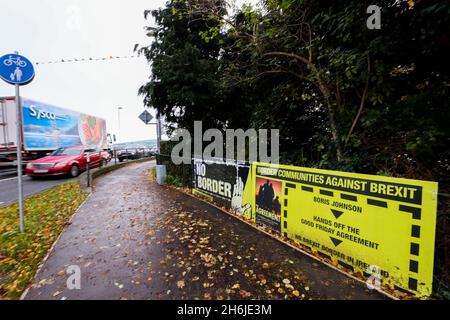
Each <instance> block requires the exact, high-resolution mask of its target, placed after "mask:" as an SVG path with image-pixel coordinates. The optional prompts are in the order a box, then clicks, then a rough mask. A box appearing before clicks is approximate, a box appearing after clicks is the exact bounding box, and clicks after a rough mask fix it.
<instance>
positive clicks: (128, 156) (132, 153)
mask: <svg viewBox="0 0 450 320" xmlns="http://www.w3.org/2000/svg"><path fill="white" fill-rule="evenodd" d="M138 158H139V154H138V153H137V152H136V149H126V150H119V151H117V159H118V160H119V162H123V161H124V160H136V159H138Z"/></svg>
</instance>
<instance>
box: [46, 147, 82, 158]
mask: <svg viewBox="0 0 450 320" xmlns="http://www.w3.org/2000/svg"><path fill="white" fill-rule="evenodd" d="M81 151H82V149H81V148H59V149H56V150H55V151H53V153H52V156H78V155H80V154H81Z"/></svg>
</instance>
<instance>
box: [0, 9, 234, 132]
mask: <svg viewBox="0 0 450 320" xmlns="http://www.w3.org/2000/svg"><path fill="white" fill-rule="evenodd" d="M238 2H242V1H238ZM164 4H165V0H128V1H124V0H39V1H36V0H13V1H7V0H2V1H1V9H0V56H2V55H4V54H6V53H11V52H14V51H15V50H17V51H19V53H20V54H22V55H24V56H26V57H28V58H29V59H30V60H31V61H32V62H42V61H52V60H58V59H71V58H83V57H84V58H89V57H92V58H100V57H109V56H126V55H131V54H132V53H133V52H132V51H133V47H134V44H136V43H140V44H148V43H149V42H150V41H151V39H150V38H148V37H146V36H145V32H144V30H143V27H144V26H146V25H149V24H151V23H153V21H151V20H150V21H145V20H144V15H143V13H144V10H151V9H157V8H158V7H162V6H164ZM35 71H36V77H35V79H34V81H33V82H32V83H30V84H29V85H27V86H23V87H22V88H21V95H22V96H24V97H27V98H30V99H34V100H37V101H41V102H46V103H49V104H53V105H57V106H61V107H66V108H70V109H73V110H77V111H80V112H85V113H90V114H94V115H96V116H100V117H103V118H105V119H106V120H107V127H108V131H109V132H110V133H116V134H117V131H118V114H117V113H118V112H117V107H118V106H122V107H123V108H124V109H123V110H122V111H121V117H120V118H121V135H120V140H121V141H133V140H141V139H149V138H155V137H156V133H155V129H154V126H150V127H148V126H145V125H144V124H143V123H142V122H141V121H140V120H139V119H138V118H137V117H138V115H139V114H140V113H141V112H142V111H143V110H144V107H143V104H142V97H139V96H137V90H138V88H139V87H140V86H141V85H142V84H144V83H145V82H146V81H147V79H148V77H149V76H150V67H149V66H148V64H147V62H146V60H145V59H144V58H143V57H140V58H135V59H127V60H114V59H113V60H108V61H99V62H80V63H58V64H50V65H48V64H43V65H37V66H35ZM12 95H14V88H13V87H12V86H11V85H8V84H6V83H4V82H3V81H0V96H12Z"/></svg>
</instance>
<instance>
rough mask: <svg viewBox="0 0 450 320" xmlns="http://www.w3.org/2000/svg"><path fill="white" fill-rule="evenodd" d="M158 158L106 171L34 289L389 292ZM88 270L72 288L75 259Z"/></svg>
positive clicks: (48, 295) (319, 295)
mask: <svg viewBox="0 0 450 320" xmlns="http://www.w3.org/2000/svg"><path fill="white" fill-rule="evenodd" d="M152 165H153V164H152V163H151V162H145V163H139V164H133V165H130V166H127V167H125V168H122V169H119V170H117V171H115V172H112V173H110V174H107V175H105V176H103V177H101V178H99V179H97V180H96V183H95V187H94V191H93V194H92V195H91V197H90V198H89V199H88V201H87V202H86V203H85V204H84V205H83V206H82V207H81V208H80V210H79V211H78V213H77V214H76V215H75V217H74V218H73V220H72V224H71V225H69V226H68V227H67V228H66V230H65V231H64V232H63V234H62V235H61V237H60V239H59V240H58V242H57V243H56V245H55V247H54V250H53V251H52V252H51V254H50V256H49V258H48V260H47V261H46V263H45V264H44V266H43V268H42V269H41V270H40V272H39V273H38V274H37V276H36V278H35V279H34V281H33V284H32V286H31V287H30V290H29V292H28V294H27V295H26V297H25V299H58V300H59V299H68V300H70V299H230V298H231V299H383V297H382V296H381V295H380V294H378V293H376V292H370V291H369V290H368V289H367V288H366V287H365V286H364V285H362V284H360V283H359V282H356V281H354V280H352V279H349V278H348V277H346V276H344V275H342V274H340V273H338V272H336V271H334V270H332V269H330V268H328V267H326V266H324V265H322V264H320V263H317V262H316V261H315V260H313V259H311V258H309V257H307V256H305V255H303V254H301V253H299V252H297V251H296V250H294V249H292V248H289V247H288V246H286V245H284V244H282V243H280V242H278V241H276V240H274V239H272V238H270V237H268V236H266V235H264V234H263V233H260V232H258V231H257V230H255V229H253V228H251V227H250V226H248V225H246V224H244V223H242V222H240V221H238V220H237V219H235V218H233V217H231V216H228V215H226V214H225V213H223V212H221V211H220V210H218V209H215V208H213V207H211V206H209V205H207V204H205V203H203V202H201V201H198V200H196V199H193V198H191V197H189V196H187V195H185V194H183V193H181V192H178V191H175V190H171V189H169V188H166V187H160V186H158V185H157V184H156V183H155V182H153V181H150V179H149V178H148V175H147V171H148V169H149V168H150V167H151V166H152ZM72 265H75V266H78V267H79V268H80V271H81V281H80V284H81V288H80V290H77V289H74V290H69V289H68V288H67V285H66V282H67V279H68V275H67V274H66V270H67V268H68V267H69V266H72Z"/></svg>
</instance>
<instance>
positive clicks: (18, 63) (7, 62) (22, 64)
mask: <svg viewBox="0 0 450 320" xmlns="http://www.w3.org/2000/svg"><path fill="white" fill-rule="evenodd" d="M13 63H14V64H15V65H16V66H18V67H21V68H25V67H26V66H27V63H26V62H25V61H22V60H20V57H17V58H13V57H12V56H9V58H8V59H6V60H5V61H3V64H4V65H5V66H7V67H10V66H12V65H13Z"/></svg>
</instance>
